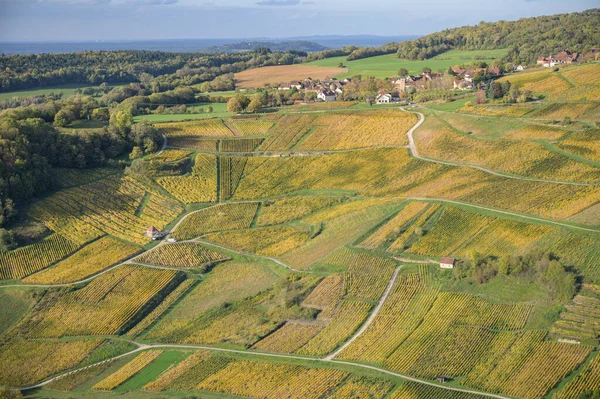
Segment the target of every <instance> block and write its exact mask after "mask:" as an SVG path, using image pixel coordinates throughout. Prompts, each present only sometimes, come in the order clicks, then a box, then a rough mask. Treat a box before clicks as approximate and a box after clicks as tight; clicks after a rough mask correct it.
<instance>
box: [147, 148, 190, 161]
mask: <svg viewBox="0 0 600 399" xmlns="http://www.w3.org/2000/svg"><path fill="white" fill-rule="evenodd" d="M190 154H191V152H190V151H185V150H176V149H167V150H164V151H163V152H161V153H160V154H158V155H155V156H153V157H152V160H153V161H158V162H174V161H179V160H180V159H183V158H186V157H187V156H188V155H190Z"/></svg>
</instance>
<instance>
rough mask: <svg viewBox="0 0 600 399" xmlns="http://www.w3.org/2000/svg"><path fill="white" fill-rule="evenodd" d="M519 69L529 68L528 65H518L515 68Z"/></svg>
mask: <svg viewBox="0 0 600 399" xmlns="http://www.w3.org/2000/svg"><path fill="white" fill-rule="evenodd" d="M515 69H516V70H517V71H524V70H526V69H527V65H517V67H516V68H515Z"/></svg>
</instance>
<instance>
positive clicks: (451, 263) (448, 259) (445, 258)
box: [440, 257, 454, 265]
mask: <svg viewBox="0 0 600 399" xmlns="http://www.w3.org/2000/svg"><path fill="white" fill-rule="evenodd" d="M440 263H446V264H449V265H453V264H454V258H448V257H444V258H442V260H440Z"/></svg>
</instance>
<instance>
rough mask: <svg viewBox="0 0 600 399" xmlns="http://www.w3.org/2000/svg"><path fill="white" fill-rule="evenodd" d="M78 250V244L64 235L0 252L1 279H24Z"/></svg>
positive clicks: (54, 235) (53, 236)
mask: <svg viewBox="0 0 600 399" xmlns="http://www.w3.org/2000/svg"><path fill="white" fill-rule="evenodd" d="M77 248H78V245H77V244H75V243H73V242H72V241H69V240H68V239H66V238H65V237H63V236H62V235H60V234H52V235H51V236H49V237H48V238H45V239H43V240H42V241H39V242H36V243H35V244H31V245H28V246H26V247H21V248H17V249H15V250H13V251H9V252H0V278H1V279H19V278H23V277H25V276H28V275H30V274H33V273H35V272H37V271H39V270H42V269H44V268H46V267H48V266H50V265H51V264H52V263H54V262H56V261H58V260H60V259H62V258H64V257H66V256H68V255H70V254H72V253H73V252H75V251H76V250H77Z"/></svg>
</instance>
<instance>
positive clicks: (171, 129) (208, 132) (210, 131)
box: [155, 119, 233, 138]
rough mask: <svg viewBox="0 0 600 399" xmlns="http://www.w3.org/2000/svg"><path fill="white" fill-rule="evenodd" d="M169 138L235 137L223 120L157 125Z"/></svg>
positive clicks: (201, 120)
mask: <svg viewBox="0 0 600 399" xmlns="http://www.w3.org/2000/svg"><path fill="white" fill-rule="evenodd" d="M155 126H156V127H157V128H158V129H160V130H161V131H162V132H163V133H164V134H165V135H166V136H167V137H169V138H170V137H190V136H191V137H194V136H218V137H227V136H233V133H232V132H231V130H229V128H228V127H227V126H226V125H225V124H224V123H223V121H222V120H221V119H199V120H194V121H188V122H168V123H157V124H156V125H155Z"/></svg>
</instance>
